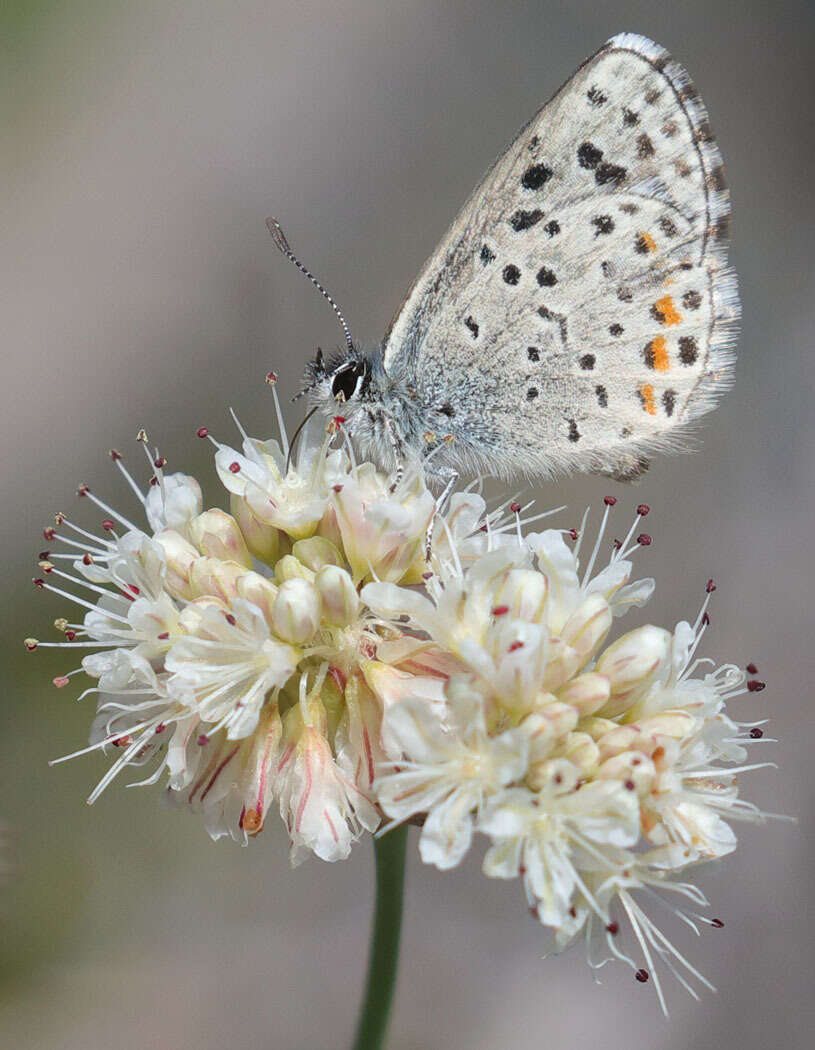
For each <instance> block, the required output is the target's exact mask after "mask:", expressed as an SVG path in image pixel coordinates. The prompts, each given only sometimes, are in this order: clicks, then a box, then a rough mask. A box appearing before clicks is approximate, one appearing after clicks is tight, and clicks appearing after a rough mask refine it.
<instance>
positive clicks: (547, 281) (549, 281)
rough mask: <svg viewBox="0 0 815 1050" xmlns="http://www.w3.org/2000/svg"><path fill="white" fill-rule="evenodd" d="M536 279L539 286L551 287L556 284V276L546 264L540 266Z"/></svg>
mask: <svg viewBox="0 0 815 1050" xmlns="http://www.w3.org/2000/svg"><path fill="white" fill-rule="evenodd" d="M537 279H538V284H539V285H540V286H541V288H552V287H553V286H554V285H556V284H557V276H556V275H555V273H554V272H553V271H552V270H550V269H549V267H548V266H541V268H540V269H539V270H538V273H537Z"/></svg>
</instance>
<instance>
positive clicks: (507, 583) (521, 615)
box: [493, 569, 548, 623]
mask: <svg viewBox="0 0 815 1050" xmlns="http://www.w3.org/2000/svg"><path fill="white" fill-rule="evenodd" d="M547 589H548V583H547V580H546V577H545V576H544V575H543V573H540V572H532V571H531V570H529V569H510V570H509V572H508V573H507V574H506V576H505V577H504V579H503V580H502V581H501V583H500V585H499V586H498V587H497V588H496V591H495V594H494V597H493V605H494V606H499V607H500V606H502V605H506V606H508V607H509V614H508V615H509V618H511V619H513V620H525V621H526V622H527V623H540V621H541V619H542V618H543V611H544V607H545V605H546V592H547Z"/></svg>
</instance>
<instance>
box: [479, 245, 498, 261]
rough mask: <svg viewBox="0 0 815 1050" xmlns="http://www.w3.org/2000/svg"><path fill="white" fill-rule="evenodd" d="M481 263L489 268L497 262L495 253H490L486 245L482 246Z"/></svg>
mask: <svg viewBox="0 0 815 1050" xmlns="http://www.w3.org/2000/svg"><path fill="white" fill-rule="evenodd" d="M479 259H480V260H481V262H482V263H483V264H484V265H485V266H487V265H488V264H489V263H491V262H494V261H495V252H493V251H490V248H489V247H488V245H486V244H484V245H482V246H481V253H480V255H479Z"/></svg>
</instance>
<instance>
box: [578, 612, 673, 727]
mask: <svg viewBox="0 0 815 1050" xmlns="http://www.w3.org/2000/svg"><path fill="white" fill-rule="evenodd" d="M670 652H671V635H670V632H668V631H665V630H663V629H662V628H661V627H652V626H651V625H650V624H649V625H647V626H645V627H639V628H637V630H635V631H629V633H628V634H624V635H623V636H622V638H618V639H617V641H616V642H613V643H612V644H611V645H610V646H609V647H608V649H606V650H605V652H604V653H602V655H601V656H600V659H599V660H598V661H597V666H596V668H595V670H596V671H597V672H598V673H599V674H604V675H606V677H607V678H608V680H609V683H610V685H611V699H610V701H609V702H608V704H606V706H605V707H604V708H603V714H604V715H605V716H606V717H607V718H614V717H615V716H616V715H620V714H622V713H623V712H624V711H627V710H628V709H629V708H630V707H633V705H634V704H635V703H636V702H637V700H638V699H639V698H640V697H641V696H642V695H643V693H645V691H646V690H647V689H648V688H649V686H650V685H651V684H652V681H653V676H654V675H655V673H656V672H657V671H658V670H659V668H660V666H661V665H662V664H663V663H664V661H665V660H666V659H667V658H668V657H669V656H670Z"/></svg>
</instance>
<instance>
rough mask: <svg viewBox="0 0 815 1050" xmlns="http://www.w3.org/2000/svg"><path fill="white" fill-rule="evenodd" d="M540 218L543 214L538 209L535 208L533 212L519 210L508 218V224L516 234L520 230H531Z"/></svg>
mask: <svg viewBox="0 0 815 1050" xmlns="http://www.w3.org/2000/svg"><path fill="white" fill-rule="evenodd" d="M542 218H543V212H542V211H541V210H540V208H535V209H534V210H533V211H524V210H523V209H522V208H521V209H519V210H518V211H516V212H515V214H514V215H513V216H512V217H511V218H510V220H509V224H510V226H511V227H512V228H513V230H515V232H516V233H520V232H521V230H531V229H532V227H533V226H534V225H535V224H536V223H539V222H540V221H541V219H542Z"/></svg>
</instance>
